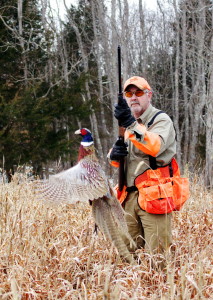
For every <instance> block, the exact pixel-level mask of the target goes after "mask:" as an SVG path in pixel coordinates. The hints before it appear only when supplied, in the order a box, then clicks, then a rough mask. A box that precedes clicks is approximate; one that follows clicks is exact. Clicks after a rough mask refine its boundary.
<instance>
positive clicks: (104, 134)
mask: <svg viewBox="0 0 213 300" xmlns="http://www.w3.org/2000/svg"><path fill="white" fill-rule="evenodd" d="M91 5H92V17H93V31H94V39H95V44H94V52H95V56H96V60H97V66H98V84H99V91H98V92H99V93H98V94H99V102H100V116H101V118H100V122H101V131H102V137H104V138H103V143H102V144H103V155H104V158H105V157H107V153H108V150H109V146H108V143H107V137H109V135H110V134H109V131H108V129H107V125H106V118H105V114H104V106H103V103H104V99H103V98H104V92H103V82H102V64H103V62H102V53H101V49H100V43H99V39H98V32H97V27H96V20H97V18H96V11H97V8H96V6H95V2H94V1H92V2H91ZM107 166H108V164H107Z"/></svg>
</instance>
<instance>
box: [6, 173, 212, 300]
mask: <svg viewBox="0 0 213 300" xmlns="http://www.w3.org/2000/svg"><path fill="white" fill-rule="evenodd" d="M212 208H213V193H212V192H208V191H206V190H205V189H204V188H203V187H202V184H200V183H199V180H197V179H196V178H195V179H194V182H193V183H192V185H191V197H190V199H189V200H188V202H187V204H185V206H184V208H183V209H182V210H181V212H175V213H174V214H173V241H174V245H175V247H176V250H175V254H174V257H168V262H167V271H166V272H163V271H156V270H153V269H152V268H151V267H150V264H149V259H148V258H147V259H145V258H144V262H142V264H140V265H136V266H131V265H129V264H127V263H123V262H122V261H121V260H120V259H119V257H118V255H117V252H116V249H115V248H114V247H112V246H111V244H110V242H109V241H107V240H105V238H104V236H103V235H102V234H101V233H100V232H99V233H98V234H94V222H93V219H92V217H91V209H90V207H89V205H88V206H85V205H82V204H78V205H75V206H73V205H63V206H56V207H50V206H47V205H46V204H42V203H41V202H36V201H34V200H33V195H32V192H31V188H30V183H29V182H28V181H27V180H24V181H23V182H22V183H21V184H17V182H16V180H14V181H13V182H12V183H10V184H0V299H54V300H55V299H74V300H75V299H91V300H92V299H94V300H96V299H110V300H111V299H115V300H119V299H165V300H167V299H175V300H176V299H182V300H183V299H213V281H212V278H213V251H212V249H213V238H212V237H213V235H212V216H213V209H212ZM143 256H144V257H146V255H144V254H143Z"/></svg>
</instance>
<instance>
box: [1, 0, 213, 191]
mask: <svg viewBox="0 0 213 300" xmlns="http://www.w3.org/2000/svg"><path fill="white" fill-rule="evenodd" d="M157 4H158V6H157V8H156V10H155V11H151V10H149V8H148V5H147V6H146V7H147V8H146V7H145V5H144V3H143V1H142V0H138V1H135V2H134V5H133V4H132V1H127V0H112V1H111V2H109V1H106V0H90V1H86V0H82V1H79V3H78V5H77V6H73V5H72V6H66V17H65V18H64V17H63V20H62V16H61V15H60V13H61V12H60V10H59V12H58V16H57V17H56V16H55V14H54V13H53V11H52V9H51V6H50V3H49V0H2V1H1V7H0V167H1V168H2V170H5V172H6V173H7V176H10V174H11V173H13V172H14V171H15V170H16V169H17V167H20V166H25V167H26V166H32V168H33V172H34V173H35V174H40V175H41V176H43V172H44V171H45V170H46V171H49V170H50V168H52V169H53V170H55V171H57V170H58V169H60V168H66V167H69V166H72V165H73V164H74V163H75V162H76V153H77V149H78V146H79V140H77V139H76V137H75V136H74V131H75V130H76V129H78V128H80V127H87V128H89V129H91V130H92V132H93V135H94V138H95V144H96V148H97V151H98V157H99V158H100V161H101V162H102V164H103V167H104V168H105V170H106V171H107V173H108V174H110V175H112V170H110V167H109V166H108V164H107V162H106V155H107V152H108V150H109V148H110V147H111V146H112V144H113V142H114V141H115V139H116V138H117V122H116V120H115V118H114V117H113V108H114V103H115V102H116V101H117V93H118V79H117V46H118V45H121V50H122V76H123V80H126V79H127V78H128V77H130V76H133V75H139V76H143V77H145V78H146V79H147V80H148V81H149V83H150V85H151V87H152V89H153V92H154V96H153V105H154V106H156V107H157V108H159V109H162V110H164V111H166V112H167V113H168V114H169V115H170V116H171V118H172V119H173V121H174V125H175V130H176V133H177V150H178V151H177V158H178V161H179V163H180V164H181V166H182V168H183V167H184V166H186V165H188V169H189V170H190V171H191V172H194V171H195V170H198V171H199V173H201V174H202V175H203V179H204V182H205V185H206V186H208V187H212V186H213V3H212V0H198V1H196V0H185V1H179V2H178V1H176V0H171V1H161V0H159V1H157Z"/></svg>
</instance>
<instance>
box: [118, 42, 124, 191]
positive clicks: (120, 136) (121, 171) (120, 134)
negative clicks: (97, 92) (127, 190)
mask: <svg viewBox="0 0 213 300" xmlns="http://www.w3.org/2000/svg"><path fill="white" fill-rule="evenodd" d="M118 86H119V92H118V102H119V101H121V98H122V97H123V93H122V84H121V47H120V46H118ZM124 131H125V129H124V128H123V127H120V126H119V132H118V140H119V141H120V142H123V143H124ZM124 180H125V174H124V157H122V158H120V161H119V177H118V189H119V191H122V190H123V187H124Z"/></svg>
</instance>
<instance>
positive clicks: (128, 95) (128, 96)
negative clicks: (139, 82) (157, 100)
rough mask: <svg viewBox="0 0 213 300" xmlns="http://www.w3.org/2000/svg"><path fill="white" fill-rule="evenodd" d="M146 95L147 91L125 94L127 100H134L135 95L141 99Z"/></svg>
mask: <svg viewBox="0 0 213 300" xmlns="http://www.w3.org/2000/svg"><path fill="white" fill-rule="evenodd" d="M145 93H146V90H143V91H135V92H128V91H127V92H124V94H125V96H126V97H127V98H132V96H133V95H135V96H136V97H141V96H143V95H144V94H145Z"/></svg>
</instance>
